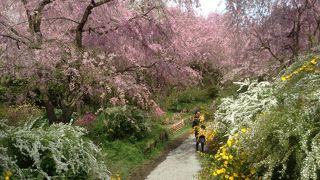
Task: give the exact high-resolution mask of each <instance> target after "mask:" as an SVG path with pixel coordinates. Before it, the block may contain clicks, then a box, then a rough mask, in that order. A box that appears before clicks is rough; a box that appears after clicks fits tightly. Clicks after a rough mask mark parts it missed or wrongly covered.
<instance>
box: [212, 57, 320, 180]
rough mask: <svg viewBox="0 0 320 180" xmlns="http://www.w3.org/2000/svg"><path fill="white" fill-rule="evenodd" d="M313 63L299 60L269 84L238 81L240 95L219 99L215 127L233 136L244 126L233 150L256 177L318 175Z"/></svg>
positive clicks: (319, 127) (319, 108)
mask: <svg viewBox="0 0 320 180" xmlns="http://www.w3.org/2000/svg"><path fill="white" fill-rule="evenodd" d="M317 62H318V60H316V59H314V58H313V59H312V60H311V61H310V60H308V62H306V61H299V62H297V63H296V64H294V65H293V66H292V67H290V68H288V70H287V71H286V72H285V73H284V76H282V78H280V77H278V78H277V80H276V81H275V82H274V83H272V84H271V83H268V82H259V83H258V82H256V81H253V82H250V81H248V80H247V81H245V82H243V83H238V84H240V85H241V88H240V89H239V92H242V93H239V94H238V95H237V96H236V97H229V98H226V99H223V100H222V103H221V104H220V105H219V106H218V110H217V113H216V115H215V119H216V121H217V124H216V125H215V127H216V128H217V129H218V130H219V129H223V130H224V132H225V135H235V134H238V132H239V131H240V129H241V128H246V129H247V133H245V134H243V135H240V136H239V141H238V147H237V152H238V154H239V155H240V154H241V155H245V157H246V162H247V163H248V164H250V165H249V166H250V167H254V169H255V170H254V172H256V173H254V175H255V178H257V179H258V178H260V177H262V178H263V179H282V178H284V179H320V173H319V172H320V74H319V72H320V71H319V66H318V64H319V63H318V64H316V63H317ZM306 64H307V65H306ZM297 69H298V70H297ZM288 74H289V75H288ZM281 79H282V80H281ZM226 168H228V167H226Z"/></svg>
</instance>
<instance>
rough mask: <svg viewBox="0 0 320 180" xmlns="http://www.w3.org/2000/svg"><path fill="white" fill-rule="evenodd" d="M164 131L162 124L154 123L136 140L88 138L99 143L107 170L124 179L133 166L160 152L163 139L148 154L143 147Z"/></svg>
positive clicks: (163, 142)
mask: <svg viewBox="0 0 320 180" xmlns="http://www.w3.org/2000/svg"><path fill="white" fill-rule="evenodd" d="M164 131H166V128H165V127H164V126H161V125H158V124H154V125H152V126H151V131H150V132H149V133H147V134H146V135H145V136H144V137H143V138H142V139H140V140H139V141H136V142H132V141H130V140H128V139H123V140H114V141H110V140H108V139H107V138H104V137H103V136H95V137H93V136H92V137H90V138H91V139H93V140H94V141H97V142H99V143H101V146H102V150H103V152H105V154H106V156H107V164H108V167H109V168H110V169H109V170H110V171H111V172H112V173H113V174H120V176H121V178H122V179H125V178H126V177H127V176H128V175H129V174H130V173H131V172H132V170H133V169H134V168H136V167H137V166H139V165H141V164H143V163H144V162H146V161H148V160H150V158H152V157H154V156H155V155H157V154H159V153H160V152H161V150H162V149H163V148H164V145H165V144H166V143H167V142H165V141H159V142H158V143H157V146H156V147H154V149H152V151H151V153H150V154H145V153H144V149H145V148H146V147H147V146H148V145H149V144H150V142H154V141H155V140H158V139H159V135H160V133H162V132H164Z"/></svg>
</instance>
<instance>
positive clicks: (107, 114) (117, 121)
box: [91, 106, 150, 142]
mask: <svg viewBox="0 0 320 180" xmlns="http://www.w3.org/2000/svg"><path fill="white" fill-rule="evenodd" d="M91 128H92V130H91V131H92V133H95V134H106V135H107V137H108V138H109V139H111V140H115V139H129V140H131V141H133V142H134V141H136V140H139V139H141V138H143V137H144V136H145V135H146V134H147V133H148V132H150V117H149V115H148V114H147V113H145V112H144V111H142V110H140V109H138V108H136V107H134V106H118V107H112V108H107V109H105V110H104V112H103V114H102V115H101V116H100V117H98V119H97V121H95V122H94V123H93V125H92V127H91Z"/></svg>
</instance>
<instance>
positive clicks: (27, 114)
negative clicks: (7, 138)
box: [0, 104, 42, 126]
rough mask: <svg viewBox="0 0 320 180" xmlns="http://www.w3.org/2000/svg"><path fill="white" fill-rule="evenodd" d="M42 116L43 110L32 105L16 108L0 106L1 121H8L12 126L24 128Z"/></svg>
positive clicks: (17, 106)
mask: <svg viewBox="0 0 320 180" xmlns="http://www.w3.org/2000/svg"><path fill="white" fill-rule="evenodd" d="M41 114H42V110H41V109H39V108H37V107H35V106H33V105H31V104H23V105H15V106H4V105H0V119H7V120H8V121H7V124H8V125H12V126H22V125H23V124H24V123H25V122H26V121H29V120H30V119H32V118H35V117H37V116H40V115H41Z"/></svg>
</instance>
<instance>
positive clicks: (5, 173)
mask: <svg viewBox="0 0 320 180" xmlns="http://www.w3.org/2000/svg"><path fill="white" fill-rule="evenodd" d="M11 176H12V172H11V171H9V170H7V171H5V172H4V179H5V180H10V177H11Z"/></svg>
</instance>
